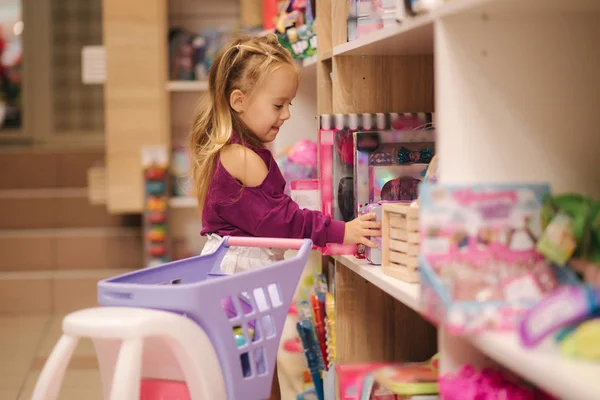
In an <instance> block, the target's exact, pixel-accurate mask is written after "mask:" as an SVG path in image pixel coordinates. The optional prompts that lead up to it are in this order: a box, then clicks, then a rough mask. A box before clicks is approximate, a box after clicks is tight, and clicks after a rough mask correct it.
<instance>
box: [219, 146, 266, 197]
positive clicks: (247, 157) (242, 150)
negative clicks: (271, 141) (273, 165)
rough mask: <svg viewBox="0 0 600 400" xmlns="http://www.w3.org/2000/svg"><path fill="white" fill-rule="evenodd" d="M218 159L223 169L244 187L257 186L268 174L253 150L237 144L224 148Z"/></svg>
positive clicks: (262, 162) (259, 157)
mask: <svg viewBox="0 0 600 400" xmlns="http://www.w3.org/2000/svg"><path fill="white" fill-rule="evenodd" d="M219 159H220V162H221V165H222V166H223V168H224V169H225V170H226V171H227V172H228V173H229V174H230V175H231V176H233V177H234V178H235V179H236V180H238V181H239V182H241V183H242V184H243V185H244V186H247V187H253V186H259V185H260V184H262V182H263V181H264V180H265V178H266V177H267V175H268V173H269V167H268V166H267V165H266V164H265V161H264V160H263V158H262V157H261V156H260V155H258V154H257V153H256V152H255V151H254V150H253V149H251V148H249V147H246V146H243V145H242V144H239V143H231V144H228V145H226V146H224V147H223V148H222V149H221V151H220V153H219Z"/></svg>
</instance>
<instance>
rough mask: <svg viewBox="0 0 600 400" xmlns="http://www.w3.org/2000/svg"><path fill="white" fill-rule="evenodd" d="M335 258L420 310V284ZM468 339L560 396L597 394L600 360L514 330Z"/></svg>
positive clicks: (581, 398)
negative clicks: (526, 340) (535, 343)
mask: <svg viewBox="0 0 600 400" xmlns="http://www.w3.org/2000/svg"><path fill="white" fill-rule="evenodd" d="M334 258H335V259H336V261H338V262H340V263H341V264H343V265H344V266H346V267H347V268H349V269H350V270H352V271H354V272H355V273H356V274H358V275H359V276H361V277H362V278H364V279H366V280H367V281H369V282H371V283H372V284H373V285H375V286H377V287H378V288H379V289H381V290H383V291H384V292H385V293H387V294H389V295H390V296H392V297H393V298H395V299H396V300H398V301H400V302H402V303H404V304H405V305H406V306H408V307H410V308H412V309H413V310H415V311H417V312H420V308H419V292H420V288H419V285H418V284H411V283H405V282H402V281H399V280H397V279H394V278H391V277H388V276H387V275H385V274H384V273H383V271H382V270H381V268H380V267H379V266H374V265H371V264H369V263H368V262H367V261H366V260H359V259H357V258H356V257H353V256H335V257H334ZM466 339H467V340H469V341H470V342H471V343H472V344H473V345H474V346H475V347H476V348H478V349H479V350H480V351H481V352H482V353H484V354H486V355H487V356H488V357H490V358H491V359H493V360H495V361H496V362H497V363H499V364H501V365H503V366H505V367H506V368H508V369H510V370H512V371H513V372H515V373H517V374H518V375H520V376H523V377H524V378H526V379H528V380H529V381H531V382H532V383H535V384H536V385H538V386H539V387H542V388H544V389H546V390H547V391H549V392H551V393H553V394H555V395H558V396H559V397H561V398H568V399H577V400H594V399H597V398H598V393H600V380H599V379H598V377H600V364H598V363H591V362H586V361H584V360H572V359H569V358H566V357H564V356H563V355H561V354H560V353H559V350H558V349H557V348H556V346H554V345H553V344H552V343H544V344H543V345H541V346H540V347H538V348H536V349H531V350H528V349H525V348H523V347H522V346H521V344H520V342H519V339H518V337H517V335H516V333H513V332H503V333H497V332H486V333H482V334H479V335H475V336H471V337H466Z"/></svg>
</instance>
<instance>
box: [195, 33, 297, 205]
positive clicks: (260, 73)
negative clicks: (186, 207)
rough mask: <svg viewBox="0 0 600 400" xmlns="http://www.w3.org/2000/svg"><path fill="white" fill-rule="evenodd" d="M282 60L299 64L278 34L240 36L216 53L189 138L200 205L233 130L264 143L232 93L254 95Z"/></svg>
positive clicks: (252, 140)
mask: <svg viewBox="0 0 600 400" xmlns="http://www.w3.org/2000/svg"><path fill="white" fill-rule="evenodd" d="M282 64H289V65H292V66H294V68H296V64H295V63H294V60H293V58H292V56H291V54H290V53H289V52H288V51H287V50H286V49H284V48H283V47H282V46H281V45H280V44H279V42H278V41H277V37H276V36H275V35H274V34H268V35H266V36H262V37H243V36H241V37H237V38H235V39H234V40H232V41H231V42H230V43H229V45H228V46H225V47H223V48H222V49H221V50H220V51H219V53H218V54H217V56H216V57H215V59H214V62H213V64H212V66H211V68H210V71H209V74H208V93H207V94H206V95H205V96H204V98H203V99H202V101H201V102H200V104H199V106H198V109H197V113H196V117H195V119H194V123H193V125H192V130H191V133H190V138H189V144H190V151H191V158H192V162H191V171H190V175H191V179H192V182H193V186H194V190H195V194H196V198H197V199H198V204H199V206H200V209H202V208H203V207H204V203H205V201H206V197H207V192H208V188H209V185H210V183H211V179H212V176H213V173H214V170H215V160H216V158H217V155H218V154H219V151H220V150H221V149H222V148H223V147H224V146H225V145H227V144H228V143H229V142H230V140H231V136H232V133H233V131H236V132H238V133H239V135H240V136H241V139H242V141H245V142H248V143H251V144H252V145H255V146H263V144H262V143H261V142H260V140H258V138H257V137H256V135H255V134H254V133H252V132H251V131H250V130H249V129H248V128H247V127H246V126H245V124H244V123H243V122H242V120H241V119H240V117H239V114H238V113H237V112H236V111H235V110H233V109H232V108H231V105H230V102H229V99H230V96H231V93H232V92H233V91H234V90H241V91H242V92H243V93H244V94H246V95H248V96H251V95H252V91H253V89H254V88H256V87H258V86H259V85H260V84H261V83H262V81H263V80H264V79H265V77H266V76H268V74H269V73H271V72H273V71H274V70H275V69H277V68H278V67H280V66H281V65H282Z"/></svg>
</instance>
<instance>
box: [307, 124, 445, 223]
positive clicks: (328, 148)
mask: <svg viewBox="0 0 600 400" xmlns="http://www.w3.org/2000/svg"><path fill="white" fill-rule="evenodd" d="M432 118H433V115H432V114H431V113H412V114H411V113H404V114H399V113H389V114H383V113H379V114H347V115H346V114H336V115H322V116H321V117H320V118H319V135H318V146H319V181H320V184H321V203H322V210H323V212H324V213H325V214H326V215H330V216H331V217H333V218H334V219H337V220H342V221H346V222H347V221H351V220H352V219H354V218H355V217H356V211H355V209H356V208H355V201H354V199H355V185H354V160H355V145H354V133H355V132H358V131H361V132H375V131H391V130H394V131H408V130H418V129H423V128H424V127H427V126H430V125H431V121H432ZM391 189H392V187H391V184H390V192H391ZM377 201H378V200H377ZM367 202H368V201H367ZM373 202H376V201H373Z"/></svg>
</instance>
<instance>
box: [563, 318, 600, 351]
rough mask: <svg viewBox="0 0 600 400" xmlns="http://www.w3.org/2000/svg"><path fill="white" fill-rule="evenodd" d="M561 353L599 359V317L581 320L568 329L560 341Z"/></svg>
mask: <svg viewBox="0 0 600 400" xmlns="http://www.w3.org/2000/svg"><path fill="white" fill-rule="evenodd" d="M560 349H561V351H562V353H563V354H565V355H567V356H569V357H576V358H583V359H588V360H594V361H599V360H600V318H598V317H597V318H594V319H590V320H588V321H585V322H583V323H582V324H581V325H579V326H578V327H576V328H575V329H572V330H570V332H569V333H568V334H567V335H566V337H565V338H563V340H561V342H560Z"/></svg>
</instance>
